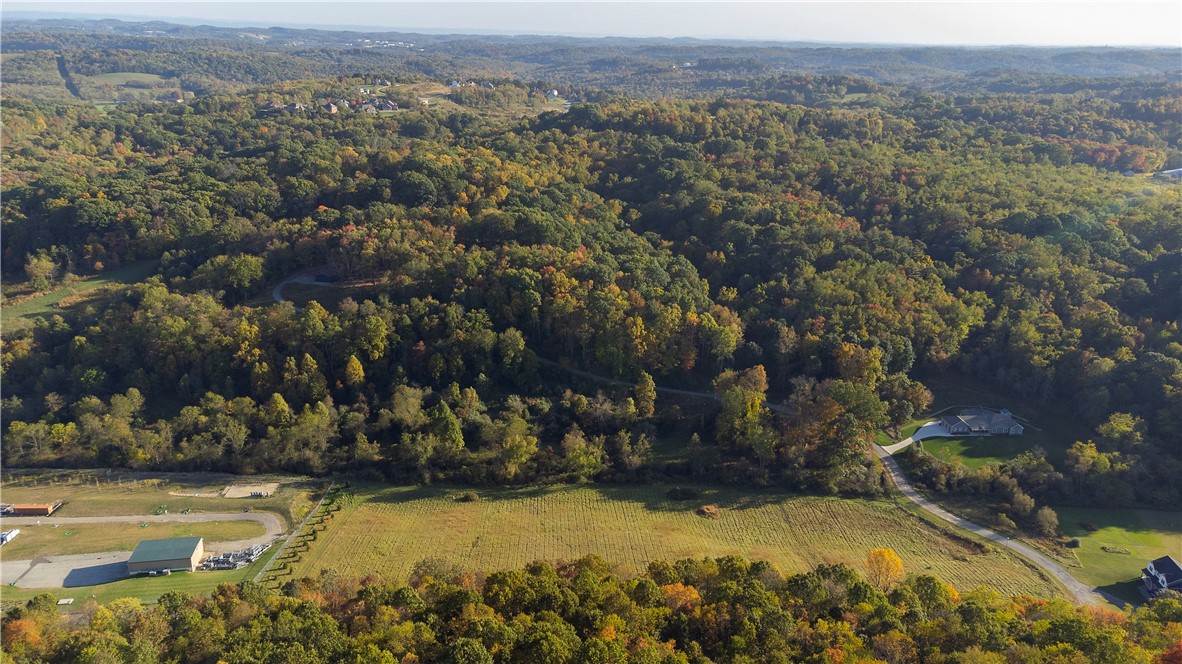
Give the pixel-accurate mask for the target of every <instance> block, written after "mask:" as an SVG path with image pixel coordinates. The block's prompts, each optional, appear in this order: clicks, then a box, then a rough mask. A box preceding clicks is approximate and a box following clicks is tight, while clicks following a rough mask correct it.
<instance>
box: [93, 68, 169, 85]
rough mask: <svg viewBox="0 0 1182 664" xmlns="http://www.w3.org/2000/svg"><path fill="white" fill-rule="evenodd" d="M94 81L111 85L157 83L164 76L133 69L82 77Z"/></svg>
mask: <svg viewBox="0 0 1182 664" xmlns="http://www.w3.org/2000/svg"><path fill="white" fill-rule="evenodd" d="M84 78H86V79H87V80H90V81H94V82H95V83H109V84H111V85H125V84H127V83H157V82H159V81H163V80H164V77H163V76H159V75H157V74H143V73H140V72H134V71H116V72H111V73H109V74H97V75H95V76H86V77H84Z"/></svg>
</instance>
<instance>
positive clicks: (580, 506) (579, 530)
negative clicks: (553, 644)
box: [280, 486, 1061, 596]
mask: <svg viewBox="0 0 1182 664" xmlns="http://www.w3.org/2000/svg"><path fill="white" fill-rule="evenodd" d="M667 489H668V487H667V486H624V487H551V488H534V489H518V490H510V489H498V490H493V489H482V490H480V491H479V492H478V493H479V495H480V497H481V499H480V500H478V501H474V502H467V503H463V502H457V501H456V500H455V495H456V494H458V493H460V492H461V491H462V490H460V489H448V488H441V487H384V486H364V487H358V488H355V491H356V494H357V499H356V500H354V501H350V502H346V503H345V504H346V507H345V508H344V509H342V510H341V511H340V512H338V513H337V514H336V515H335V516H334V517H333V518H332V519H331V520H330V521H329V523H328V528H327V530H325V531H324V532H322V533H320V536H319V537H318V538H317V540H316V541H315V542H312V543H311V547H310V549H309V550H308V551H307V552H305V553H304V554H303V555H302V556H301V558H300V561H299V562H298V563H297V564H296V565H295V569H294V576H296V577H300V576H305V575H314V574H316V573H318V572H319V571H320V570H321V569H326V568H327V569H331V570H334V571H337V572H340V573H343V574H350V575H364V574H368V573H378V574H382V575H384V576H386V577H387V578H390V579H393V580H401V579H403V578H405V577H406V575H407V574H408V572H410V571H411V569H412V567H413V566H414V565H415V563H416V562H418V561H422V560H427V559H442V560H445V561H449V562H452V563H454V564H457V565H459V566H460V567H462V568H465V569H468V570H472V571H491V570H497V569H505V568H515V567H520V566H522V565H525V564H527V563H529V562H531V561H533V560H538V559H543V560H550V561H556V560H563V559H565V560H571V559H575V558H578V557H580V556H583V555H586V554H588V553H595V554H598V555H600V556H603V557H604V558H606V559H607V560H609V561H611V562H613V563H616V564H618V565H619V568H620V569H619V571H620V572H621V573H624V574H629V573H635V572H637V571H639V570H640V569H641V568H642V566H643V565H644V564H645V563H646V562H648V561H651V560H656V559H667V560H674V559H680V558H692V557H700V556H721V555H728V554H735V555H740V556H747V557H751V558H755V559H763V560H768V561H771V562H772V563H774V564H775V565H777V566H778V567H779V568H780V569H781V570H782V571H785V572H798V571H804V570H808V569H811V568H812V567H814V566H815V565H817V564H819V563H838V562H840V563H845V564H848V565H851V566H853V567H856V568H859V569H860V568H861V567H862V561H864V560H865V557H866V553H867V551H869V550H870V549H871V548H874V547H880V546H886V547H891V548H893V549H895V550H896V551H897V552H898V553H899V555H900V556H901V557H902V559H903V563H904V565H906V567H907V569H908V571H910V572H915V573H921V572H928V573H932V574H935V575H937V576H939V577H941V578H943V579H945V580H947V581H949V582H951V583H953V584H954V585H956V586H957V587H958V588H961V589H971V588H975V587H977V586H979V585H982V584H988V585H991V586H993V587H995V588H997V589H998V590H999V591H1000V592H1002V593H1005V594H1013V593H1020V592H1026V593H1033V594H1037V595H1040V596H1059V595H1061V590H1060V589H1059V587H1058V586H1057V585H1055V584H1054V583H1053V582H1051V581H1049V580H1047V579H1045V578H1043V577H1042V576H1041V575H1040V574H1039V573H1037V572H1035V571H1033V570H1031V569H1030V568H1029V567H1028V566H1026V565H1025V564H1024V563H1022V562H1021V561H1019V560H1017V559H1016V558H1014V557H1013V556H1011V555H1009V554H1008V553H1005V552H1002V551H997V550H994V549H992V548H988V549H986V548H983V547H981V546H980V545H979V544H977V543H976V542H973V541H968V540H965V539H963V538H961V537H959V536H956V535H955V534H952V533H951V532H950V531H949V530H948V529H946V528H944V527H943V526H940V525H936V524H933V523H932V522H929V521H928V520H926V519H923V518H921V517H920V516H918V515H916V514H915V513H914V512H913V511H911V509H910V507H909V506H907V505H905V504H904V503H903V502H902V501H896V500H875V501H871V500H850V499H841V498H832V497H816V496H791V495H784V494H782V493H776V492H772V491H744V490H740V489H733V488H704V489H702V491H703V495H702V497H701V498H700V499H697V500H692V501H684V502H677V501H672V500H669V499H667V498H666V497H665V491H666V490H667ZM704 504H713V505H717V506H718V507H719V508H721V510H722V513H721V516H720V517H719V518H717V519H708V518H703V517H701V516H698V515H697V514H696V513H695V510H696V509H697V508H698V507H699V506H701V505H704ZM283 580H285V579H280V581H281V582H282V581H283Z"/></svg>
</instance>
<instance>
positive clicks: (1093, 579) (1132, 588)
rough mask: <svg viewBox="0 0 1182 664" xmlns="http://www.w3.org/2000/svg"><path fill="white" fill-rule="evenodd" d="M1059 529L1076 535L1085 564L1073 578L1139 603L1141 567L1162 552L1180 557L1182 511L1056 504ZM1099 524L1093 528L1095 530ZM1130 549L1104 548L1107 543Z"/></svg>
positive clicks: (1181, 550) (1073, 573) (1081, 561)
mask: <svg viewBox="0 0 1182 664" xmlns="http://www.w3.org/2000/svg"><path fill="white" fill-rule="evenodd" d="M1055 511H1056V512H1058V514H1059V527H1060V528H1061V529H1062V530H1063V532H1064V533H1065V534H1066V535H1067V536H1069V537H1078V538H1079V541H1080V546H1079V548H1078V549H1075V555H1076V557H1077V558H1078V559H1079V562H1080V565H1081V567H1079V568H1074V569H1072V570H1071V573H1072V575H1074V576H1075V578H1077V579H1079V580H1080V581H1083V582H1084V583H1090V584H1092V585H1094V586H1098V587H1100V588H1103V589H1105V590H1108V591H1109V592H1112V593H1114V594H1116V595H1119V596H1121V597H1124V598H1125V599H1129V600H1136V601H1140V596H1139V595H1138V594H1137V588H1138V587H1139V586H1140V584H1141V568H1143V567H1145V563H1147V562H1149V561H1151V560H1153V559H1155V558H1160V557H1162V556H1174V558H1175V559H1182V512H1164V511H1156V510H1137V509H1099V508H1082V507H1057V508H1055ZM1091 528H1095V530H1091ZM1105 546H1107V547H1109V548H1113V549H1124V550H1126V551H1128V553H1127V554H1126V553H1119V552H1112V551H1105V550H1104V549H1103V547H1105Z"/></svg>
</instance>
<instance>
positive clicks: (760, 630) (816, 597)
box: [4, 556, 1182, 664]
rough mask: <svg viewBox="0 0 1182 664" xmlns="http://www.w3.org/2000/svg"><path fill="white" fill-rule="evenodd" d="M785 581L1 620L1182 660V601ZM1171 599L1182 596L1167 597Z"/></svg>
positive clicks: (683, 572)
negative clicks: (1103, 601)
mask: <svg viewBox="0 0 1182 664" xmlns="http://www.w3.org/2000/svg"><path fill="white" fill-rule="evenodd" d="M869 569H871V570H874V571H872V572H871V574H870V580H871V581H874V583H871V582H868V581H867V579H866V578H863V577H862V576H861V575H860V574H859V573H858V572H856V571H854V570H852V569H850V568H848V567H845V566H843V565H832V566H830V565H823V566H820V567H818V568H816V569H815V570H813V571H811V572H808V573H804V574H796V575H792V576H788V577H786V578H785V577H784V576H782V575H781V574H780V573H779V572H777V571H776V570H775V569H774V568H772V567H771V566H770V565H768V564H767V563H762V562H755V563H750V562H748V561H745V560H743V559H740V558H736V557H727V558H719V559H716V560H710V559H703V560H681V561H678V562H676V563H672V564H670V563H668V562H663V561H659V562H654V563H652V564H651V565H649V568H648V571H647V573H646V574H644V575H642V576H639V577H638V578H633V579H622V578H620V577H618V576H616V575H615V574H612V573H611V569H610V566H609V564H608V563H607V562H606V561H604V560H603V559H601V558H597V557H593V556H589V557H587V558H584V559H581V560H577V561H574V562H571V563H561V564H559V565H557V566H552V565H549V564H546V563H535V564H533V565H530V566H528V567H526V568H525V569H515V570H507V571H504V572H497V573H495V574H491V575H489V576H488V577H486V578H477V577H475V576H473V575H470V574H456V573H454V572H451V571H449V570H448V569H447V565H445V564H439V563H436V564H427V565H423V566H422V567H421V568H420V569H419V570H417V571H416V573H415V574H414V575H413V576H412V578H411V579H410V583H409V584H408V585H398V584H390V583H386V582H383V581H382V580H380V579H372V578H370V579H360V580H359V579H351V578H342V577H338V576H334V575H326V576H322V577H319V578H310V579H301V580H298V581H292V582H290V583H288V584H287V585H286V586H285V587H284V589H283V593H282V594H280V593H275V592H273V591H268V590H267V589H265V588H263V587H262V586H259V585H256V584H252V583H246V584H242V585H241V586H231V585H229V584H223V585H222V586H220V587H219V588H218V589H217V590H216V591H214V592H213V593H212V594H211V596H209V597H193V596H190V595H187V594H185V593H181V592H178V591H172V592H169V593H167V594H165V595H164V596H162V597H161V598H160V601H159V602H157V603H156V604H155V605H153V606H144V605H143V604H142V603H141V602H140V600H138V599H135V598H124V599H118V600H115V601H113V602H111V603H110V604H107V605H105V606H98V605H95V604H93V602H92V603H91V604H90V605H89V606H87V607H86V612H87V616H86V618H87V619H86V620H85V621H84V622H83V624H82V625H81V626H69V625H67V624H66V623H65V621H64V620H63V619H62V618H61V617H60V616H59V615H58V613H57V612H56V610H55V607H54V598H53V596H51V595H41V596H39V597H37V598H36V599H34V600H31V601H30V602H28V604H27V606H25V607H21V608H17V609H13V610H11V611H9V612H8V614H7V616H6V620H5V621H4V644H5V658H6V661H13V662H45V661H48V662H78V661H87V662H89V661H176V662H216V661H229V662H305V663H308V664H313V663H316V662H324V663H326V664H328V663H332V664H335V663H337V662H382V663H386V662H388V663H391V664H392V663H394V662H404V663H411V662H456V663H460V662H463V663H465V664H482V663H486V664H491V663H492V662H529V663H530V664H544V663H551V662H553V663H558V662H653V663H661V664H676V663H678V662H682V663H689V662H695V663H701V664H705V663H707V662H735V663H739V662H817V663H822V662H825V663H828V662H920V661H923V662H1032V663H1033V662H1047V663H1050V662H1102V663H1107V662H1111V663H1118V662H1150V661H1152V662H1161V663H1163V664H1164V663H1168V662H1175V661H1177V659H1178V657H1179V655H1182V651H1180V647H1179V645H1178V637H1179V634H1178V625H1179V624H1180V623H1182V603H1180V602H1179V601H1178V599H1177V597H1176V596H1173V597H1162V598H1160V599H1157V600H1155V601H1153V602H1151V603H1150V604H1149V605H1147V606H1145V607H1143V608H1139V609H1136V610H1135V611H1127V612H1117V611H1113V610H1109V609H1099V608H1094V607H1093V608H1088V609H1084V608H1077V607H1073V606H1071V605H1070V604H1067V603H1066V602H1063V601H1061V600H1050V601H1048V600H1044V599H1037V598H1033V597H1016V598H1012V599H1007V598H1002V597H1000V596H998V595H997V594H996V593H994V592H992V591H990V590H988V589H985V588H980V589H975V590H971V591H970V590H969V589H961V590H960V591H959V592H958V590H957V589H956V588H953V587H952V586H950V585H947V584H945V583H944V582H942V581H941V580H939V579H937V578H935V577H933V576H930V575H926V574H921V575H916V576H912V577H909V578H907V579H906V580H905V581H900V580H899V579H898V578H897V577H896V576H892V575H890V574H889V573H888V574H885V575H884V574H883V573H882V572H884V571H888V568H883V569H880V568H878V567H871V568H869ZM1174 595H1176V593H1175V594H1174Z"/></svg>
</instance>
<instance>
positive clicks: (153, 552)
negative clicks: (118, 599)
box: [127, 537, 205, 576]
mask: <svg viewBox="0 0 1182 664" xmlns="http://www.w3.org/2000/svg"><path fill="white" fill-rule="evenodd" d="M204 555H205V540H203V539H202V538H200V537H175V538H172V539H158V540H144V541H142V542H140V543H139V544H138V545H137V546H136V547H135V551H133V552H132V554H131V558H129V559H128V560H127V573H128V574H131V575H133V576H134V575H136V574H147V573H149V572H163V571H165V570H168V571H170V572H173V571H178V572H179V571H185V572H195V571H197V563H198V562H200V561H201V558H202V557H203V556H204Z"/></svg>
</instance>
